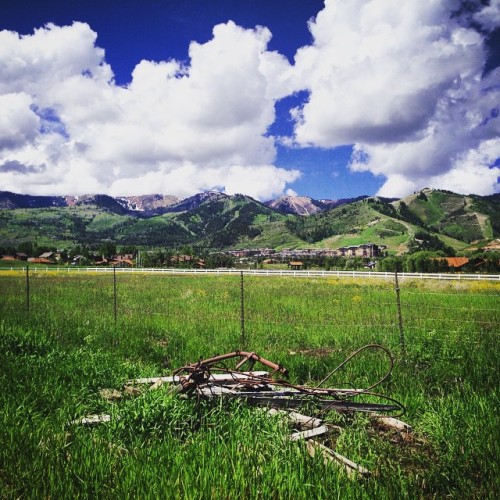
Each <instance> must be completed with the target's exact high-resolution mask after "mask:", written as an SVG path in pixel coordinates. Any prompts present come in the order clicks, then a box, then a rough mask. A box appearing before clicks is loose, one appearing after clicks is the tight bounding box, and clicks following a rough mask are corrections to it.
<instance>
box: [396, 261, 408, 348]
mask: <svg viewBox="0 0 500 500" xmlns="http://www.w3.org/2000/svg"><path fill="white" fill-rule="evenodd" d="M394 281H395V289H396V304H397V308H398V324H399V346H400V347H401V352H402V353H403V354H404V353H405V350H406V347H405V336H404V330H403V314H402V312H401V296H400V291H399V280H398V271H397V270H396V271H394Z"/></svg>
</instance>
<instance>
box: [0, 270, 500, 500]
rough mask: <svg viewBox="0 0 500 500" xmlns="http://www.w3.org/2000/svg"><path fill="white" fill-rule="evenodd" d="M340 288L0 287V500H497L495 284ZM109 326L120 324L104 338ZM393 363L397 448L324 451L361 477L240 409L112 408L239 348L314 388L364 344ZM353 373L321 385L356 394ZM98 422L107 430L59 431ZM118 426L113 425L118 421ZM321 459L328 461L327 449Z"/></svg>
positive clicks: (369, 358) (315, 284) (124, 281)
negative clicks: (88, 418)
mask: <svg viewBox="0 0 500 500" xmlns="http://www.w3.org/2000/svg"><path fill="white" fill-rule="evenodd" d="M400 285H401V287H400V288H401V311H402V321H403V333H404V340H405V344H406V354H405V353H404V352H403V351H402V350H401V346H400V329H399V320H398V314H397V305H396V294H395V290H394V283H393V282H391V281H389V280H385V281H382V280H380V281H379V280H374V279H370V280H362V279H354V278H350V279H349V278H342V279H339V278H335V277H331V278H330V277H329V278H317V279H314V278H303V279H293V278H286V277H274V278H272V279H271V278H266V277H258V276H255V277H245V279H244V284H243V292H244V294H243V304H244V314H243V320H244V322H243V323H242V308H241V303H242V302H241V299H242V296H241V280H240V276H238V275H236V276H201V277H200V276H183V275H144V274H123V275H122V274H118V273H117V282H116V309H115V294H114V291H115V283H114V282H113V275H112V273H110V274H104V273H103V274H89V273H87V274H81V275H78V274H73V273H67V274H61V273H50V272H40V273H33V274H32V275H31V277H30V281H29V312H28V302H27V293H26V292H27V290H26V280H25V275H24V274H23V273H22V272H20V271H13V272H3V273H2V274H1V275H0V381H1V386H2V391H1V393H0V407H1V408H2V422H1V423H2V425H1V428H0V443H1V446H0V497H1V498H19V497H21V498H44V497H53V498H90V497H92V498H158V497H164V498H235V497H239V498H333V497H337V496H339V497H341V498H362V497H365V498H405V497H407V498H430V497H439V498H442V497H446V496H450V497H453V498H496V497H498V493H499V491H500V481H499V477H500V474H499V473H500V471H499V459H498V457H499V452H500V450H499V440H498V435H499V434H500V425H499V423H500V419H499V416H498V408H499V403H500V401H499V394H498V388H499V386H500V384H499V382H500V380H499V367H498V366H499V363H498V359H499V354H500V353H499V347H498V334H499V326H498V325H499V324H500V283H497V282H482V281H481V282H449V283H448V282H441V281H435V282H430V281H429V282H428V281H419V282H416V281H408V280H404V281H402V282H401V283H400ZM115 311H116V321H115ZM372 342H376V343H380V344H382V345H384V346H386V347H388V348H390V349H391V350H392V352H393V353H394V355H395V357H396V367H395V369H394V371H393V374H392V377H391V379H390V380H389V381H388V382H386V383H385V384H384V386H383V387H382V388H381V389H380V392H383V393H385V394H387V395H389V396H391V397H394V398H396V399H398V400H399V401H401V402H402V403H403V404H404V405H405V407H406V410H407V412H406V415H405V416H404V417H403V419H404V420H405V421H406V422H408V423H409V424H411V425H412V426H413V427H414V429H415V433H414V435H413V436H412V437H411V438H409V439H400V437H399V436H397V435H393V434H388V433H380V432H378V431H377V430H376V429H374V427H373V425H372V424H371V422H370V421H369V419H368V418H367V417H364V416H359V415H358V416H355V417H353V418H348V417H342V416H340V415H335V414H334V415H329V416H328V417H327V419H328V420H329V421H330V422H332V423H342V425H343V428H344V430H343V431H342V432H337V433H336V434H335V433H334V434H333V437H332V438H331V439H332V443H331V444H332V446H333V444H335V449H336V450H337V451H338V452H339V453H341V454H343V455H344V456H347V457H349V458H350V459H352V460H354V461H356V462H357V463H359V464H361V465H363V466H364V467H366V468H367V469H369V470H370V471H371V472H372V476H371V477H370V478H368V479H363V480H352V479H349V478H347V477H346V476H345V475H344V473H343V472H342V471H340V470H339V469H337V468H336V467H333V466H332V465H325V464H323V462H322V461H321V459H319V458H314V459H313V458H310V457H309V456H308V455H307V453H306V451H305V445H304V444H302V443H299V444H298V443H293V442H289V441H288V439H287V436H288V434H289V430H288V429H287V428H286V427H285V426H284V424H283V422H282V421H281V420H280V419H277V418H273V419H271V418H269V417H267V416H265V415H264V414H263V413H262V412H259V411H256V410H255V409H254V408H248V407H246V406H244V405H242V404H239V403H234V404H228V405H208V404H202V405H201V406H197V405H196V403H195V402H194V401H191V400H186V399H182V398H179V397H176V396H173V395H170V394H168V392H167V391H165V390H163V389H160V390H158V391H147V392H145V393H143V394H142V395H140V396H137V397H124V398H122V399H119V400H116V401H109V400H108V399H106V398H104V397H102V395H101V393H100V392H99V391H100V390H102V389H105V388H106V389H117V390H121V389H122V388H123V385H124V383H125V382H126V381H127V380H129V379H131V378H136V377H146V376H157V375H163V374H169V373H171V372H172V370H173V369H175V368H177V367H179V366H182V365H184V364H186V363H188V362H193V361H196V360H198V359H199V358H207V357H209V356H212V355H215V354H221V353H224V352H228V351H232V350H235V349H238V348H245V349H247V350H252V351H255V352H257V353H259V354H261V355H263V356H265V357H266V358H268V359H271V360H274V361H277V362H280V363H281V364H283V365H284V366H286V367H287V368H288V369H289V370H290V374H291V380H292V381H293V382H300V383H309V382H311V383H312V382H317V381H319V380H321V378H322V377H324V376H325V375H326V374H328V373H329V372H330V371H331V370H332V369H333V368H334V367H336V366H337V365H338V364H339V363H340V362H341V361H342V360H343V359H344V358H345V357H347V355H348V354H349V353H350V352H352V351H354V350H355V349H357V348H359V347H361V346H362V345H364V344H367V343H372ZM383 369H384V367H383V366H381V363H380V362H379V361H378V358H377V357H376V356H373V355H366V356H363V357H362V358H359V359H357V360H356V361H355V362H353V363H351V364H349V365H347V366H346V368H345V369H344V370H342V371H340V372H338V373H337V374H335V376H334V379H333V380H332V385H335V386H337V387H339V386H344V387H349V386H358V387H359V386H361V387H362V386H366V385H368V384H369V382H370V381H371V380H373V379H376V378H377V375H378V374H380V372H381V370H383ZM96 413H109V414H111V415H112V416H113V419H112V421H111V422H110V423H109V424H103V425H101V426H97V427H94V428H89V427H80V426H70V425H68V422H70V421H72V420H74V419H78V418H80V417H82V416H84V415H88V414H96ZM117 417H119V418H117ZM333 441H334V443H333Z"/></svg>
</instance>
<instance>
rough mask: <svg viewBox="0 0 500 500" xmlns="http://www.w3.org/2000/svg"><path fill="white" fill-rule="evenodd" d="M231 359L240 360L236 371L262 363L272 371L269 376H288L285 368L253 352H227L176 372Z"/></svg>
mask: <svg viewBox="0 0 500 500" xmlns="http://www.w3.org/2000/svg"><path fill="white" fill-rule="evenodd" d="M233 358H242V361H241V362H240V363H238V369H239V368H241V365H242V364H244V363H245V362H249V363H251V364H252V365H253V364H255V362H256V361H258V362H259V363H262V364H263V365H264V366H267V367H268V368H271V369H272V370H274V372H273V373H272V374H271V376H273V375H274V373H276V372H279V373H281V374H282V375H284V376H285V377H286V376H288V370H287V369H286V368H285V367H283V366H281V365H280V364H278V363H274V362H272V361H269V360H268V359H266V358H263V357H262V356H259V355H258V354H255V353H254V352H246V351H234V352H229V353H227V354H221V355H220V356H214V357H213V358H208V359H203V360H200V361H198V363H192V364H190V365H187V366H185V367H183V368H181V369H180V370H178V372H179V371H192V370H194V369H196V368H201V367H208V366H210V365H215V364H217V363H221V362H222V361H227V360H228V359H233Z"/></svg>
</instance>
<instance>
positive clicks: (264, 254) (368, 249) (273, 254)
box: [226, 243, 387, 262]
mask: <svg viewBox="0 0 500 500" xmlns="http://www.w3.org/2000/svg"><path fill="white" fill-rule="evenodd" d="M386 249H387V246H385V245H376V244H375V243H364V244H362V245H352V246H348V247H339V248H333V249H332V248H303V249H289V248H285V249H283V250H280V251H276V250H273V249H271V248H259V249H253V250H250V249H243V250H228V251H227V252H226V253H227V254H229V255H232V256H233V257H235V258H245V257H254V258H264V259H271V260H276V261H279V262H286V261H289V260H298V259H319V258H325V257H368V258H373V257H379V256H380V255H382V252H383V251H384V250H386Z"/></svg>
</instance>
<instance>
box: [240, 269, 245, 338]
mask: <svg viewBox="0 0 500 500" xmlns="http://www.w3.org/2000/svg"><path fill="white" fill-rule="evenodd" d="M240 328H241V338H240V344H241V347H245V345H246V338H245V287H244V280H243V271H241V272H240Z"/></svg>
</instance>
